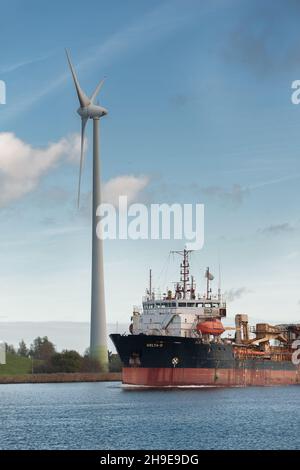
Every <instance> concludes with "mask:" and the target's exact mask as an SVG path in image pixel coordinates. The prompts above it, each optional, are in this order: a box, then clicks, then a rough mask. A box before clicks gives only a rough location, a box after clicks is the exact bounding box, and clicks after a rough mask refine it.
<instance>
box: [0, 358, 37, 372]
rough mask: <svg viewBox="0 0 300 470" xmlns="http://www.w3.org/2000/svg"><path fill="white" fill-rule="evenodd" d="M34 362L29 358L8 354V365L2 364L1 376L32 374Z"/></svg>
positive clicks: (0, 366)
mask: <svg viewBox="0 0 300 470" xmlns="http://www.w3.org/2000/svg"><path fill="white" fill-rule="evenodd" d="M31 369H32V361H31V359H30V358H29V357H21V356H17V355H16V354H10V353H7V354H6V364H0V376H2V375H22V374H29V373H31Z"/></svg>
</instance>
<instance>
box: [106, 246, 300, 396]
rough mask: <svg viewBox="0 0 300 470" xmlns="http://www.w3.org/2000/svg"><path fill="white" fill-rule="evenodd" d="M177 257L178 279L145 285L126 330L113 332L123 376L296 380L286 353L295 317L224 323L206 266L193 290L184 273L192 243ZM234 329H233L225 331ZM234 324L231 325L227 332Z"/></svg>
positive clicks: (149, 383) (137, 379) (143, 382)
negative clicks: (202, 286)
mask: <svg viewBox="0 0 300 470" xmlns="http://www.w3.org/2000/svg"><path fill="white" fill-rule="evenodd" d="M173 253H177V254H178V255H180V256H181V257H182V260H181V263H180V281H179V282H177V283H175V285H174V288H173V290H171V289H170V290H168V289H167V291H166V293H165V294H162V295H160V294H157V293H156V292H155V290H154V289H153V288H152V275H151V271H150V279H149V288H148V289H147V290H146V296H145V297H144V298H143V301H142V308H136V307H135V308H134V309H133V315H132V319H131V320H132V321H131V324H130V326H129V334H123V335H121V334H111V335H110V338H111V339H112V341H113V343H114V345H115V347H116V350H117V352H118V354H119V356H120V358H121V361H122V363H123V369H122V380H123V384H125V385H128V386H139V387H180V386H181V387H189V386H213V387H243V386H244V387H245V386H271V385H287V384H299V383H300V366H299V365H297V364H295V363H294V362H295V361H293V360H292V356H293V352H294V351H293V342H294V341H295V340H296V339H297V338H298V337H299V334H300V324H281V325H270V324H268V323H259V324H256V326H252V327H250V326H249V322H248V316H247V315H246V314H237V315H236V316H235V326H234V327H225V326H223V323H222V319H224V318H225V317H226V313H227V308H226V302H225V300H224V299H223V298H222V294H221V289H220V288H219V289H218V291H217V293H216V294H213V293H212V288H211V281H213V279H214V276H213V275H212V274H211V272H210V270H209V268H207V269H206V271H205V278H206V291H205V293H203V294H198V293H197V292H196V285H195V282H194V278H193V276H190V254H191V250H187V249H184V250H182V251H176V252H173ZM227 330H232V333H229V332H227ZM233 332H234V333H233Z"/></svg>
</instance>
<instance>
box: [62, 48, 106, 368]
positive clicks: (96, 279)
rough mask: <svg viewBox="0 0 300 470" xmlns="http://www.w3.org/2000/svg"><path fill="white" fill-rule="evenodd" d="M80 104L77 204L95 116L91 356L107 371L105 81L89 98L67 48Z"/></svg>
mask: <svg viewBox="0 0 300 470" xmlns="http://www.w3.org/2000/svg"><path fill="white" fill-rule="evenodd" d="M66 54H67V59H68V63H69V66H70V69H71V73H72V77H73V80H74V85H75V88H76V92H77V96H78V100H79V104H80V107H79V108H78V110H77V113H78V114H79V116H80V117H81V152H80V169H79V182H78V200H77V203H78V207H79V203H80V186H81V175H82V168H83V155H84V152H83V150H84V136H85V128H86V124H87V121H88V119H93V224H92V230H93V235H92V283H91V284H92V292H91V332H90V355H91V357H93V358H95V359H97V360H98V362H99V363H100V365H101V368H102V370H103V371H107V370H108V352H107V336H106V313H105V296H104V269H103V241H102V239H101V238H98V237H97V234H96V225H97V218H96V211H97V207H98V206H99V204H101V177H100V155H99V119H100V118H101V117H103V116H105V115H106V114H107V110H106V109H105V108H103V107H102V106H99V105H98V104H94V102H95V99H96V98H97V95H98V93H99V91H100V90H101V88H102V85H103V83H104V80H101V81H100V82H99V84H98V85H97V87H96V88H95V91H94V93H93V94H92V95H91V97H90V98H89V97H88V96H87V95H86V94H85V93H84V91H83V90H82V89H81V87H80V85H79V81H78V78H77V75H76V72H75V69H74V67H73V65H72V62H71V59H70V56H69V54H68V51H66Z"/></svg>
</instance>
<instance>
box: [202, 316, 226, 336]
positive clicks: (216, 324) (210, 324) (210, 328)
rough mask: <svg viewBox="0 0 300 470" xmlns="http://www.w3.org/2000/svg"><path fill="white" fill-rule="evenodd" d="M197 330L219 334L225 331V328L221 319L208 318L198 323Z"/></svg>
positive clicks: (209, 333) (208, 333) (205, 333)
mask: <svg viewBox="0 0 300 470" xmlns="http://www.w3.org/2000/svg"><path fill="white" fill-rule="evenodd" d="M197 330H198V331H200V332H201V333H202V334H203V335H213V336H219V335H221V334H222V333H224V331H225V328H224V326H223V324H222V322H221V321H220V320H217V319H215V320H208V321H204V322H202V323H198V325H197Z"/></svg>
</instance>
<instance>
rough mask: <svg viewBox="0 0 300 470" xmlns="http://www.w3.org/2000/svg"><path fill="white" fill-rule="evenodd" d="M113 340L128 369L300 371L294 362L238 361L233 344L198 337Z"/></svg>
mask: <svg viewBox="0 0 300 470" xmlns="http://www.w3.org/2000/svg"><path fill="white" fill-rule="evenodd" d="M110 338H111V339H112V341H113V343H114V345H115V347H116V349H117V351H118V354H119V356H120V358H121V361H122V363H123V365H124V367H126V368H128V367H142V368H174V367H176V368H179V369H181V368H184V369H185V368H190V369H198V368H200V369H255V370H270V369H271V370H274V371H276V370H277V371H280V370H285V371H290V372H293V371H294V372H295V373H296V372H297V371H298V370H299V368H298V367H297V366H295V365H294V364H293V363H292V362H291V361H271V360H268V359H265V358H263V357H256V356H255V357H253V358H248V359H241V358H236V357H235V355H234V348H233V346H232V345H231V344H219V343H210V344H205V343H201V342H200V341H199V340H197V339H196V338H180V337H171V336H150V335H128V336H123V335H119V334H112V335H110Z"/></svg>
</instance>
